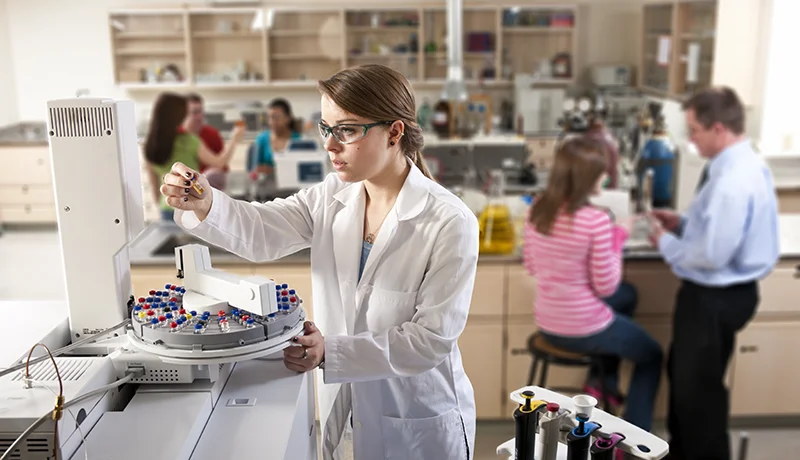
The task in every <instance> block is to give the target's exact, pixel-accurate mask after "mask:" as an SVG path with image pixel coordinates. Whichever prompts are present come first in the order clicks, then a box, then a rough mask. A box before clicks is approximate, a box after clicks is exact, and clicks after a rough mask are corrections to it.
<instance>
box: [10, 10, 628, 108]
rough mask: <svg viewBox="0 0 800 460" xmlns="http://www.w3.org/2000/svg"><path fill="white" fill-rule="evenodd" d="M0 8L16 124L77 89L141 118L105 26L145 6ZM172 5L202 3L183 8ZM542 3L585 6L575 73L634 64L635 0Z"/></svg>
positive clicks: (303, 99)
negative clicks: (116, 69) (113, 16)
mask: <svg viewBox="0 0 800 460" xmlns="http://www.w3.org/2000/svg"><path fill="white" fill-rule="evenodd" d="M0 1H5V2H7V3H8V5H7V10H8V11H7V12H8V18H9V26H10V35H11V38H12V39H11V55H12V59H13V61H14V63H15V65H14V67H13V74H12V77H13V78H15V79H16V83H17V85H16V87H17V107H18V110H17V112H18V116H19V118H21V119H26V120H43V119H44V113H45V111H44V107H45V104H46V101H47V100H49V99H54V98H64V97H74V96H75V92H76V90H78V89H79V88H87V89H89V90H90V94H91V96H95V97H100V96H102V97H130V98H132V99H134V100H135V101H137V107H138V111H139V113H140V119H141V118H142V117H143V115H146V113H147V111H148V110H149V108H148V106H149V103H150V102H151V101H152V100H153V97H154V96H155V93H154V92H139V93H130V94H129V95H126V94H125V93H124V92H123V91H121V90H119V89H118V88H116V86H115V85H114V79H113V69H112V57H111V56H112V53H111V44H110V39H109V30H108V25H107V24H108V10H109V9H113V8H120V7H131V6H136V7H139V6H146V4H147V3H148V2H147V1H146V0H144V1H134V0H81V2H80V8H77V7H76V5H75V3H74V2H70V1H64V0H0ZM150 3H152V2H150ZM159 3H160V4H161V5H164V4H169V3H170V2H169V1H163V0H162V1H160V2H159ZM174 3H175V4H178V3H195V4H200V3H206V2H203V1H201V0H189V1H186V0H182V1H181V2H178V1H175V2H174ZM275 3H276V2H270V4H275ZM278 3H290V2H288V1H286V2H278ZM293 3H294V4H302V3H307V4H308V3H313V4H317V5H320V4H325V3H329V4H336V5H339V4H341V1H340V0H304V1H301V0H297V1H295V2H293ZM353 3H364V4H365V5H370V4H374V3H373V2H371V1H367V0H355V1H353V0H349V1H348V2H347V4H353ZM415 3H417V2H415ZM421 3H423V4H444V0H423V1H422V2H421ZM465 3H469V4H471V3H472V2H465ZM485 3H491V2H485ZM526 3H529V2H526ZM542 3H547V4H555V3H564V4H574V3H584V6H582V7H581V10H580V14H581V15H580V16H579V18H578V19H579V21H580V24H579V31H578V34H577V36H578V40H579V48H580V54H579V55H578V56H576V57H575V61H576V64H577V65H576V66H575V68H576V69H581V68H584V67H585V65H586V64H604V63H629V64H631V65H635V64H636V62H637V60H638V58H637V56H638V46H639V41H640V30H641V25H640V17H641V2H640V0H603V1H597V0H591V1H589V0H582V1H577V2H576V1H568V0H549V1H547V2H542ZM43 12H44V13H43ZM0 43H1V42H0ZM0 53H2V50H0ZM0 55H1V54H0ZM491 94H492V95H493V96H495V98H496V99H497V98H500V97H510V96H511V95H512V92H511V91H510V90H505V91H498V90H491ZM205 96H206V98H207V100H209V102H211V103H212V104H213V103H215V102H231V101H235V100H248V99H257V100H260V101H268V100H270V99H272V98H273V97H276V96H283V97H287V98H288V99H289V100H290V101H291V102H292V104H293V106H294V107H295V111H296V112H297V115H299V116H304V117H305V116H308V115H309V114H310V113H311V112H312V111H314V110H317V108H318V106H319V96H318V94H317V92H316V91H315V90H313V89H310V90H293V91H280V92H278V91H258V92H254V93H245V92H238V91H237V92H226V93H224V94H223V93H216V94H215V93H206V94H205ZM417 97H418V100H419V101H421V100H422V99H423V98H424V97H428V98H431V99H435V98H437V97H438V91H436V90H426V91H419V92H418V95H417Z"/></svg>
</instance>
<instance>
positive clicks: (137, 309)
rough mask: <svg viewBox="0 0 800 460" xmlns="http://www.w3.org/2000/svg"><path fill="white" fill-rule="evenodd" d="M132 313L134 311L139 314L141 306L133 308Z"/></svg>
mask: <svg viewBox="0 0 800 460" xmlns="http://www.w3.org/2000/svg"><path fill="white" fill-rule="evenodd" d="M133 311H135V312H136V313H139V312H140V311H142V306H141V305H137V306H135V307H133Z"/></svg>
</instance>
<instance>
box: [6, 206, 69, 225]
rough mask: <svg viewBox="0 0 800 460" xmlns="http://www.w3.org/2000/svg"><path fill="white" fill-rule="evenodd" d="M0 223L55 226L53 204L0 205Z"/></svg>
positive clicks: (56, 220) (55, 217) (55, 218)
mask: <svg viewBox="0 0 800 460" xmlns="http://www.w3.org/2000/svg"><path fill="white" fill-rule="evenodd" d="M0 222H3V223H18V224H50V223H52V224H55V223H56V222H58V217H57V216H56V208H55V205H54V204H36V203H25V204H0Z"/></svg>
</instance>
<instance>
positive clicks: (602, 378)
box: [597, 359, 614, 415]
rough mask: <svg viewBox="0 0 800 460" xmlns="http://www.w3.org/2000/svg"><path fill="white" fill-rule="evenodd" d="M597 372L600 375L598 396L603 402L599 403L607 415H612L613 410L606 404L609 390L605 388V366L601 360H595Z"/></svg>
mask: <svg viewBox="0 0 800 460" xmlns="http://www.w3.org/2000/svg"><path fill="white" fill-rule="evenodd" d="M597 370H598V373H599V374H600V382H599V385H600V394H601V395H602V396H603V400H602V401H601V403H602V404H603V410H604V411H606V412H608V413H609V414H612V415H614V412H613V410H612V408H611V405H610V404H608V390H609V389H607V388H606V366H605V364H604V363H603V360H602V359H598V360H597Z"/></svg>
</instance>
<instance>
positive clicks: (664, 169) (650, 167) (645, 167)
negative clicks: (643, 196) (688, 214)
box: [637, 114, 675, 208]
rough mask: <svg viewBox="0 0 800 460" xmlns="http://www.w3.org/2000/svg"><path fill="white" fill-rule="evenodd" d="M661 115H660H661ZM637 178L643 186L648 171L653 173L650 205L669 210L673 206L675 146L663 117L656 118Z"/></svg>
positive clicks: (641, 159) (646, 143) (644, 149)
mask: <svg viewBox="0 0 800 460" xmlns="http://www.w3.org/2000/svg"><path fill="white" fill-rule="evenodd" d="M659 115H660V114H659ZM637 169H638V170H637V177H639V183H640V184H642V183H643V180H644V174H645V172H646V171H652V173H653V178H652V190H650V192H651V194H652V196H651V198H650V199H651V200H652V201H651V202H650V204H651V205H652V206H653V207H655V208H669V207H672V204H673V201H672V200H673V191H674V181H675V146H674V145H673V143H672V141H671V140H670V137H669V133H668V132H667V127H666V121H665V120H664V117H663V115H660V116H658V117H656V118H655V120H654V123H653V134H652V135H651V136H650V139H648V140H647V142H645V144H644V147H643V148H642V154H641V158H640V159H639V164H638V168H637Z"/></svg>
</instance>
